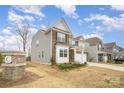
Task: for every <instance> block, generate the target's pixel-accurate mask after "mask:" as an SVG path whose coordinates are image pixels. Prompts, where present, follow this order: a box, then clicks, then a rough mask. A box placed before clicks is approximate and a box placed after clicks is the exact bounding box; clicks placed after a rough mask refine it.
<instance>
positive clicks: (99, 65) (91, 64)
mask: <svg viewBox="0 0 124 93" xmlns="http://www.w3.org/2000/svg"><path fill="white" fill-rule="evenodd" d="M87 63H88V65H89V66H96V67H102V68H107V69H112V70H116V71H123V72H124V67H121V66H114V65H109V64H100V63H93V62H87Z"/></svg>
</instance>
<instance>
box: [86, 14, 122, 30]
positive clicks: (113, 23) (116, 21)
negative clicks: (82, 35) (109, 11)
mask: <svg viewBox="0 0 124 93" xmlns="http://www.w3.org/2000/svg"><path fill="white" fill-rule="evenodd" d="M84 21H86V22H92V21H100V22H101V24H100V25H102V26H103V28H104V29H105V27H106V28H109V30H110V29H116V30H119V31H124V17H122V15H120V17H110V16H107V15H101V14H97V15H91V16H89V17H88V18H85V19H84ZM106 30H107V29H106Z"/></svg>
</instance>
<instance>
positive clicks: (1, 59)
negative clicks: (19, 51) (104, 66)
mask: <svg viewBox="0 0 124 93" xmlns="http://www.w3.org/2000/svg"><path fill="white" fill-rule="evenodd" d="M2 63H3V57H2V55H1V53H0V65H1V64H2Z"/></svg>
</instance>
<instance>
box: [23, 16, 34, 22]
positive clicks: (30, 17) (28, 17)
mask: <svg viewBox="0 0 124 93" xmlns="http://www.w3.org/2000/svg"><path fill="white" fill-rule="evenodd" d="M24 18H25V19H26V20H28V21H34V20H35V19H34V17H32V16H29V15H26V16H24Z"/></svg>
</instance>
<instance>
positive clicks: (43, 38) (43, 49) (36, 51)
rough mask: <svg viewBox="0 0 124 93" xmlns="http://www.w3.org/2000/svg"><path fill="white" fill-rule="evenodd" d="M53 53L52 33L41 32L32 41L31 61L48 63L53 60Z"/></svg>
mask: <svg viewBox="0 0 124 93" xmlns="http://www.w3.org/2000/svg"><path fill="white" fill-rule="evenodd" d="M37 40H38V41H39V46H36V41H37ZM51 51H52V50H51V32H49V33H48V34H45V32H43V31H39V32H38V33H37V34H36V35H35V36H34V37H33V39H32V44H31V60H32V61H34V62H35V61H36V62H42V63H48V62H50V59H51ZM42 53H44V55H43V54H42ZM39 55H40V56H39ZM42 56H43V57H42Z"/></svg>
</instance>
